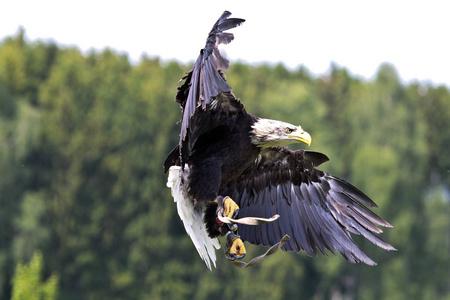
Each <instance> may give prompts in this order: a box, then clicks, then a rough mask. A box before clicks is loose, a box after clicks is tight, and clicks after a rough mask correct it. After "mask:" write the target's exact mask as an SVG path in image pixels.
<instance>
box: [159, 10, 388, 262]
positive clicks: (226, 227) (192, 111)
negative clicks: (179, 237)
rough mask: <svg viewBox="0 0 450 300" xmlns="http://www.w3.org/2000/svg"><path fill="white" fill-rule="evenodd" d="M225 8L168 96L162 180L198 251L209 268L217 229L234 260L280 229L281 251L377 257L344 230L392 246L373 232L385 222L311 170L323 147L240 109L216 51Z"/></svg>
mask: <svg viewBox="0 0 450 300" xmlns="http://www.w3.org/2000/svg"><path fill="white" fill-rule="evenodd" d="M230 15H231V13H230V12H228V11H225V12H224V13H223V14H222V16H221V17H220V18H219V20H218V21H217V22H216V23H215V24H214V26H213V28H212V30H211V32H210V33H209V35H208V38H207V40H206V46H205V48H203V49H202V50H201V51H200V55H199V57H198V59H197V60H196V62H195V64H194V66H193V67H192V69H191V70H190V71H189V72H188V73H187V75H186V76H185V77H184V78H182V80H183V81H184V84H182V85H181V86H180V87H178V93H177V94H176V97H175V100H176V102H178V103H179V104H180V106H181V108H182V110H183V116H182V120H181V132H180V140H179V143H178V145H177V146H176V147H175V148H174V149H173V150H172V152H171V153H170V154H169V156H168V157H167V159H166V161H165V163H164V167H165V172H166V173H167V172H169V179H168V184H167V185H168V187H170V188H171V189H172V196H173V198H174V200H175V201H176V202H177V210H178V214H179V215H180V218H181V219H182V221H183V223H184V227H185V229H186V231H187V233H188V234H189V236H190V237H191V239H192V241H193V243H194V245H195V247H196V248H197V251H198V252H199V254H200V256H201V257H202V259H203V260H204V261H205V263H206V265H207V266H208V268H210V269H211V262H212V263H213V264H214V266H215V260H216V256H215V249H218V248H219V243H218V240H217V237H218V236H223V235H226V236H227V241H228V242H227V245H226V256H227V257H228V258H229V259H231V260H234V259H240V258H242V257H243V256H244V255H245V253H246V250H245V246H244V244H243V241H247V242H249V243H251V244H256V245H263V246H272V245H274V244H276V243H277V242H278V241H280V239H281V238H282V237H283V236H284V235H285V234H287V235H289V236H290V240H289V241H288V242H287V243H286V244H284V246H283V249H284V250H287V251H296V252H300V251H301V250H303V251H305V252H306V253H307V254H308V255H310V256H312V255H315V254H317V253H318V252H321V253H322V254H325V253H326V249H328V250H330V251H331V252H332V253H333V254H334V253H336V252H340V253H341V254H342V256H343V257H344V258H345V259H346V260H348V261H349V262H352V263H356V262H364V263H366V264H368V265H375V264H376V263H375V262H374V261H373V260H372V259H370V258H369V257H368V256H367V255H366V254H365V253H364V252H363V251H362V250H361V249H360V248H358V246H357V245H356V244H355V243H354V242H353V240H352V237H351V235H350V234H356V235H362V236H363V237H364V238H366V239H367V240H369V241H370V242H372V243H374V244H375V245H377V246H379V247H381V248H383V249H385V250H395V249H394V248H393V247H392V246H391V245H389V244H388V243H386V242H384V241H383V240H382V239H380V238H379V237H378V236H376V235H375V233H376V234H378V233H381V232H382V230H381V229H380V228H379V227H377V225H378V226H384V227H392V226H391V225H390V224H389V223H388V222H386V221H385V220H383V219H382V218H380V217H379V216H378V215H376V214H375V213H373V212H372V211H371V210H370V209H368V208H367V206H369V207H376V204H375V203H374V202H373V201H372V200H371V199H370V198H369V197H368V196H366V195H365V194H364V193H363V192H361V191H360V190H358V189H357V188H356V187H354V186H353V185H351V184H350V183H348V182H346V181H344V180H343V179H339V178H337V177H335V176H333V175H331V174H328V173H326V172H323V171H320V170H318V169H316V167H318V166H319V165H320V164H322V163H324V162H326V161H328V160H329V159H328V157H327V156H326V155H325V154H322V153H318V152H313V151H307V150H296V151H291V150H289V149H288V148H287V147H285V146H286V145H288V144H291V143H298V142H300V143H305V144H307V145H310V143H311V136H310V135H309V134H308V133H307V132H306V131H304V130H303V129H302V127H301V126H296V125H292V124H289V123H285V122H282V121H277V120H270V119H264V118H260V117H257V116H254V115H251V114H249V113H247V111H246V109H245V107H244V105H243V104H242V102H241V101H240V100H239V99H238V98H236V97H235V95H234V94H233V93H232V91H231V90H232V89H231V87H230V85H228V83H227V81H226V79H225V77H224V75H223V73H222V71H223V70H226V69H228V66H229V62H228V60H227V59H226V58H224V57H223V56H222V55H221V53H220V51H219V49H218V45H219V44H228V43H230V42H231V41H232V40H233V39H234V36H233V34H232V33H229V32H226V31H227V30H229V29H231V28H234V27H237V26H239V25H241V24H242V23H243V22H244V20H243V19H238V18H229V17H230ZM274 215H277V216H279V218H278V219H277V220H275V221H273V222H269V223H267V224H263V225H256V226H251V225H239V231H237V226H236V225H234V226H230V224H225V223H223V222H222V221H221V220H220V219H221V218H220V217H229V218H237V217H239V218H242V217H260V218H270V217H272V216H274Z"/></svg>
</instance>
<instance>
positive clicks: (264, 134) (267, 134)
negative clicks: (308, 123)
mask: <svg viewBox="0 0 450 300" xmlns="http://www.w3.org/2000/svg"><path fill="white" fill-rule="evenodd" d="M250 133H251V139H252V143H253V144H255V145H256V146H258V147H260V148H269V147H275V146H286V145H289V144H293V143H298V142H302V143H305V144H307V145H308V146H309V145H311V136H310V135H309V133H307V132H306V131H304V130H303V128H302V127H301V126H295V125H292V124H289V123H285V122H281V121H277V120H270V119H264V118H260V119H258V121H256V122H255V123H254V124H253V126H252V130H251V131H250Z"/></svg>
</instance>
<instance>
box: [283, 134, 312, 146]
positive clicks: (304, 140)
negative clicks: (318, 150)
mask: <svg viewBox="0 0 450 300" xmlns="http://www.w3.org/2000/svg"><path fill="white" fill-rule="evenodd" d="M288 138H290V139H293V140H296V141H299V142H302V143H305V144H306V145H308V146H310V145H311V136H310V135H309V133H307V132H306V131H300V132H293V133H291V134H289V135H288Z"/></svg>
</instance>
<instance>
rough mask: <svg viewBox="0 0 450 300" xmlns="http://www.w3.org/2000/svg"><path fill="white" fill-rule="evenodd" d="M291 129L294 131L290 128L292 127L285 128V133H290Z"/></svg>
mask: <svg viewBox="0 0 450 300" xmlns="http://www.w3.org/2000/svg"><path fill="white" fill-rule="evenodd" d="M293 131H294V129H292V128H289V127H287V128H286V133H287V134H289V133H292V132H293Z"/></svg>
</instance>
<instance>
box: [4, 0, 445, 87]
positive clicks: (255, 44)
mask: <svg viewBox="0 0 450 300" xmlns="http://www.w3.org/2000/svg"><path fill="white" fill-rule="evenodd" d="M224 10H229V11H231V12H232V13H233V16H234V17H240V18H244V19H246V20H247V21H246V22H245V23H244V24H243V25H242V26H241V27H239V28H237V29H234V30H233V32H234V33H235V40H234V41H233V43H232V44H231V45H228V46H225V47H222V49H224V50H225V52H226V53H227V56H228V57H229V58H230V59H231V60H236V59H240V60H243V61H246V62H262V61H269V62H280V61H281V62H283V63H285V64H286V65H287V66H289V67H292V68H295V67H296V66H298V65H301V64H302V65H304V66H306V67H307V68H308V69H309V70H311V71H312V72H313V73H316V74H323V73H325V72H326V71H327V70H328V69H329V66H330V63H331V62H332V61H333V62H335V63H337V64H338V65H340V66H344V67H347V68H348V69H349V70H350V72H352V73H353V74H357V75H360V76H363V77H365V78H371V77H372V76H373V75H374V73H375V72H376V70H377V68H378V66H379V65H380V63H382V62H390V63H392V64H394V65H395V67H396V68H397V70H398V72H399V75H400V77H401V78H402V79H403V80H405V81H410V80H414V79H418V80H429V81H431V82H434V83H436V84H442V83H445V84H447V85H450V39H449V36H450V2H449V1H446V0H441V1H437V0H427V1H414V0H410V1H403V0H402V1H400V0H377V1H372V0H371V1H363V0H359V1H357V0H353V1H350V0H340V1H337V0H322V1H321V0H307V1H303V0H301V1H282V0H279V1H274V0H271V1H245V0H240V1H235V0H230V1H226V0H222V1H220V2H219V1H212V0H209V1H206V0H205V1H194V0H184V1H170V0H161V1H157V2H155V1H149V0H147V1H137V0H127V1H113V0H109V1H104V0H101V1H96V0H77V1H62V0H59V1H56V0H54V1H50V0H39V1H36V0H29V1H24V0H22V1H21V0H9V1H8V0H2V2H0V39H2V38H3V37H5V36H10V35H13V34H15V33H16V32H17V29H18V27H19V26H24V28H25V30H26V35H27V37H28V38H29V39H31V40H35V39H37V38H44V39H53V40H55V41H56V42H58V43H60V44H64V45H69V44H70V45H77V46H78V47H79V48H81V49H82V50H83V51H86V50H88V49H90V48H95V49H103V48H104V47H107V46H108V47H111V48H114V49H116V50H119V51H121V52H126V53H128V54H129V56H130V58H131V60H132V61H138V60H139V57H140V56H141V55H142V53H147V54H148V55H150V56H153V55H157V56H160V57H162V58H163V59H172V58H176V59H178V60H180V61H183V62H187V61H191V60H194V59H195V58H196V57H197V55H198V51H199V49H200V48H202V47H203V46H204V42H205V40H206V37H207V34H208V32H209V30H210V29H211V27H212V25H213V24H214V22H215V21H216V20H217V18H218V17H219V16H220V15H221V13H222V12H223V11H224Z"/></svg>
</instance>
